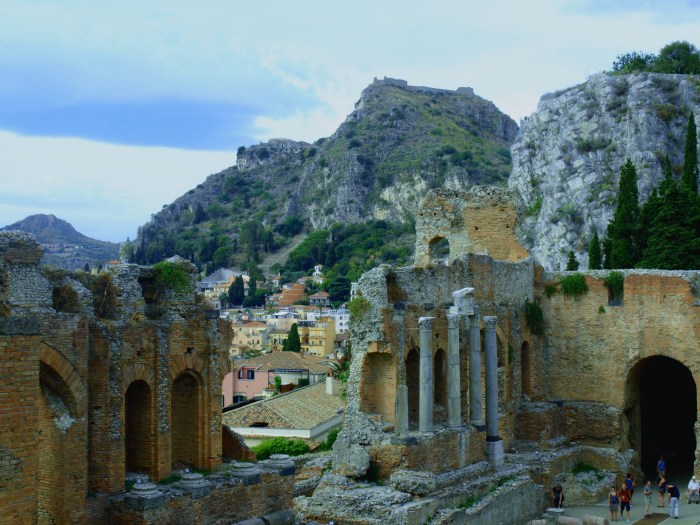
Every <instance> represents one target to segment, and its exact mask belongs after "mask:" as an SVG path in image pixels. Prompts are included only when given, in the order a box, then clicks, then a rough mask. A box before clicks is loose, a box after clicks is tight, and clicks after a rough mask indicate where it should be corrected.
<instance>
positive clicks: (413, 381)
mask: <svg viewBox="0 0 700 525" xmlns="http://www.w3.org/2000/svg"><path fill="white" fill-rule="evenodd" d="M406 387H407V388H408V425H409V428H411V429H415V428H418V413H419V404H420V355H419V352H418V350H416V349H415V348H413V349H411V350H410V351H409V352H408V355H407V356H406Z"/></svg>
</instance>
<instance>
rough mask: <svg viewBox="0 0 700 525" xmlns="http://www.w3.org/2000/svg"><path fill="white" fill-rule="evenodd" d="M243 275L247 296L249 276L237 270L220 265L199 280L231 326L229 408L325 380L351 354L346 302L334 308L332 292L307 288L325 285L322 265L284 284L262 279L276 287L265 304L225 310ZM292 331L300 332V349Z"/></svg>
mask: <svg viewBox="0 0 700 525" xmlns="http://www.w3.org/2000/svg"><path fill="white" fill-rule="evenodd" d="M239 279H240V280H241V281H242V282H243V289H244V290H245V294H246V295H248V293H249V283H250V281H251V279H250V277H249V276H248V275H247V274H246V273H243V272H240V271H236V270H233V269H229V268H221V269H219V270H217V271H215V272H214V273H212V274H210V275H209V276H207V277H205V278H204V279H202V280H201V281H198V282H197V290H198V292H200V293H201V294H202V295H203V296H204V298H205V299H206V300H207V301H208V302H209V303H210V304H211V305H212V308H213V309H215V310H219V311H220V312H221V314H220V315H221V317H222V318H224V319H226V320H228V321H229V322H230V324H231V332H230V334H231V337H230V341H228V342H227V344H228V348H229V355H230V357H231V359H232V363H233V366H232V370H233V371H232V372H231V373H229V374H228V375H226V377H225V378H224V382H223V396H222V406H223V407H224V409H225V408H226V407H230V406H232V405H236V404H239V403H241V402H244V401H247V400H250V399H253V398H269V397H272V396H274V395H277V394H280V393H284V392H288V391H290V390H292V389H294V388H295V387H297V386H305V385H314V384H316V383H319V382H322V381H324V380H325V378H326V375H327V373H328V371H329V368H331V367H333V366H334V363H337V360H338V359H342V358H344V356H345V354H346V351H347V347H348V340H349V335H350V334H349V322H350V314H349V312H348V310H347V309H346V308H345V305H341V306H339V307H338V308H334V307H333V306H332V305H331V301H330V296H329V294H328V293H327V292H325V291H315V292H313V293H311V292H307V290H308V289H309V288H313V289H318V288H319V287H320V285H322V284H323V267H322V266H321V265H316V266H315V267H314V272H313V274H312V275H310V276H306V277H302V278H301V279H299V280H298V281H297V282H292V283H283V282H281V277H280V275H274V276H272V277H270V278H269V280H268V282H266V283H260V285H264V286H265V287H266V288H268V289H270V290H274V293H272V294H270V295H268V296H266V298H265V305H264V306H259V307H252V308H250V307H249V308H244V307H242V306H241V307H236V306H235V305H228V306H230V307H228V308H226V307H225V306H226V305H225V304H222V303H223V302H225V297H228V294H229V290H230V289H231V287H232V286H235V285H236V282H237V281H238V280H239ZM351 293H352V292H351ZM290 335H291V337H292V338H294V339H296V338H297V336H298V344H297V346H296V347H294V345H293V344H291V343H290V341H289V338H290ZM288 344H289V348H287V345H288ZM286 349H288V350H291V351H288V352H284V351H283V350H286Z"/></svg>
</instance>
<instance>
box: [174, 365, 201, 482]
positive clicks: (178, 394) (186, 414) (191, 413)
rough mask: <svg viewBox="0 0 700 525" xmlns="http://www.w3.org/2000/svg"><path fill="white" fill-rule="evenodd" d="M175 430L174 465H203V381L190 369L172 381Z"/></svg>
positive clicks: (176, 466)
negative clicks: (201, 408) (201, 392)
mask: <svg viewBox="0 0 700 525" xmlns="http://www.w3.org/2000/svg"><path fill="white" fill-rule="evenodd" d="M170 415H171V418H172V431H171V433H170V443H171V445H170V449H171V454H172V456H171V460H172V466H173V468H175V469H179V468H183V467H200V466H201V461H200V460H201V458H200V453H199V451H200V446H201V445H202V432H201V431H200V429H201V425H202V420H201V410H200V381H199V378H198V377H197V376H196V375H195V374H194V373H193V372H191V371H185V372H183V373H181V374H180V375H179V376H177V379H175V381H174V382H173V392H172V405H171V409H170Z"/></svg>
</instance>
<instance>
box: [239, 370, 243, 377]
mask: <svg viewBox="0 0 700 525" xmlns="http://www.w3.org/2000/svg"><path fill="white" fill-rule="evenodd" d="M238 379H243V370H239V371H238Z"/></svg>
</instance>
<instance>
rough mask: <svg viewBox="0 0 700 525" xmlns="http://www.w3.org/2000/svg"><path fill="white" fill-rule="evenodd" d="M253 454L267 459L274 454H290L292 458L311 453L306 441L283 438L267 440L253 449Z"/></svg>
mask: <svg viewBox="0 0 700 525" xmlns="http://www.w3.org/2000/svg"><path fill="white" fill-rule="evenodd" d="M252 450H253V452H255V455H256V456H257V458H258V459H259V460H260V459H267V458H269V457H270V456H271V455H272V454H289V455H290V456H301V455H302V454H308V453H309V452H311V449H310V448H309V445H307V444H306V442H305V441H302V440H300V439H289V438H283V437H276V438H273V439H266V440H265V441H263V442H262V443H260V444H259V445H256V446H254V447H252Z"/></svg>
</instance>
